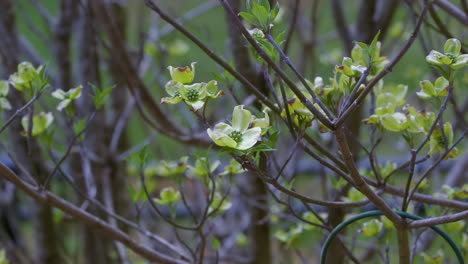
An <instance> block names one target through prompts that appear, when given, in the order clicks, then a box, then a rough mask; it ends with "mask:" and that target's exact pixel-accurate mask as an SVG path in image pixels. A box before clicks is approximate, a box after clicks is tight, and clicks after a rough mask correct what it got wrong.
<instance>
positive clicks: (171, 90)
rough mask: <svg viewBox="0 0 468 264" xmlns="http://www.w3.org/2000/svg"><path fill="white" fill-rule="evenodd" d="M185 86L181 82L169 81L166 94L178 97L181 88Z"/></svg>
mask: <svg viewBox="0 0 468 264" xmlns="http://www.w3.org/2000/svg"><path fill="white" fill-rule="evenodd" d="M182 86H183V85H182V84H181V83H179V82H175V81H168V82H167V83H166V87H165V88H166V92H167V93H168V94H169V95H170V96H172V97H174V96H178V95H179V93H180V88H181V87H182Z"/></svg>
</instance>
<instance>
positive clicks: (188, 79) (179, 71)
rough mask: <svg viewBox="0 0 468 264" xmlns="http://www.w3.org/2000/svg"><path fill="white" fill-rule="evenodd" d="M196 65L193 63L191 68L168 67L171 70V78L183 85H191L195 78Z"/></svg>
mask: <svg viewBox="0 0 468 264" xmlns="http://www.w3.org/2000/svg"><path fill="white" fill-rule="evenodd" d="M195 64H196V62H192V63H191V64H190V65H191V67H189V66H185V67H172V66H169V67H167V68H168V69H169V73H170V74H171V78H172V80H173V81H175V82H180V83H182V84H190V83H192V82H193V79H194V78H195Z"/></svg>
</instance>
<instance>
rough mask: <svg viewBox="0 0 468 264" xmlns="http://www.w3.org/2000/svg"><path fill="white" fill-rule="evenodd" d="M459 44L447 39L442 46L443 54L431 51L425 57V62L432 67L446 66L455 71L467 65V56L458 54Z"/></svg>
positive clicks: (455, 40) (456, 41) (457, 41)
mask: <svg viewBox="0 0 468 264" xmlns="http://www.w3.org/2000/svg"><path fill="white" fill-rule="evenodd" d="M460 51H461V43H460V41H459V40H458V39H454V38H452V39H448V40H447V41H446V42H445V45H444V53H442V52H439V51H436V50H432V51H431V52H430V53H429V55H427V57H426V61H427V62H428V63H430V64H432V65H436V66H443V65H448V66H449V67H450V68H452V69H454V70H456V69H460V68H463V67H464V66H466V65H467V64H468V54H460Z"/></svg>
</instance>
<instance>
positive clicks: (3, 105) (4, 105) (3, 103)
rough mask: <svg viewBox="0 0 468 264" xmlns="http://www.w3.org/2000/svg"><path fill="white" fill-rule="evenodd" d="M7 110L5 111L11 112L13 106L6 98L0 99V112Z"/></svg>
mask: <svg viewBox="0 0 468 264" xmlns="http://www.w3.org/2000/svg"><path fill="white" fill-rule="evenodd" d="M2 109H5V110H11V104H10V102H9V101H8V99H6V98H4V97H0V110H2Z"/></svg>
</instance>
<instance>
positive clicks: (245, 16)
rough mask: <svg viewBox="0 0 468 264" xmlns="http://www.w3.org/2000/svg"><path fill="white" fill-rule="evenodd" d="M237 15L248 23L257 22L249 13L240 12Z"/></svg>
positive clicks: (255, 23)
mask: <svg viewBox="0 0 468 264" xmlns="http://www.w3.org/2000/svg"><path fill="white" fill-rule="evenodd" d="M239 15H240V16H241V17H242V18H243V19H244V20H245V21H246V22H247V23H249V24H252V25H257V24H258V20H257V18H256V17H255V16H254V15H252V14H250V13H246V12H240V13H239Z"/></svg>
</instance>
